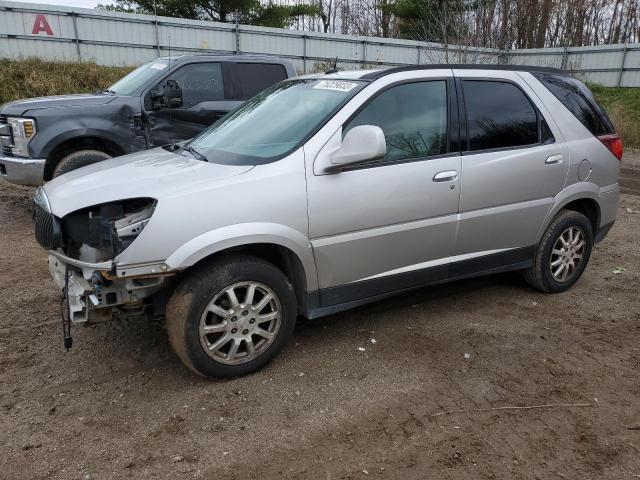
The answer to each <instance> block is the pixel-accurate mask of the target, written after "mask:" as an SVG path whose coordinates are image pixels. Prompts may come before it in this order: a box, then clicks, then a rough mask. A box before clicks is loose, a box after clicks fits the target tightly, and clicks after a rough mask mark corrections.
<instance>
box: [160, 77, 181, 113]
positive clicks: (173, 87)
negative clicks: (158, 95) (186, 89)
mask: <svg viewBox="0 0 640 480" xmlns="http://www.w3.org/2000/svg"><path fill="white" fill-rule="evenodd" d="M163 95H164V98H165V103H166V104H167V106H168V107H169V108H180V107H181V106H182V89H181V88H180V85H178V82H176V81H175V80H167V82H166V83H165V87H164V92H163Z"/></svg>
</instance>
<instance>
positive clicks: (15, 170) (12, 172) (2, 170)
mask: <svg viewBox="0 0 640 480" xmlns="http://www.w3.org/2000/svg"><path fill="white" fill-rule="evenodd" d="M45 163H47V160H46V159H44V158H19V157H4V156H0V178H4V179H5V180H6V181H8V182H11V183H17V184H19V185H42V183H43V177H44V166H45Z"/></svg>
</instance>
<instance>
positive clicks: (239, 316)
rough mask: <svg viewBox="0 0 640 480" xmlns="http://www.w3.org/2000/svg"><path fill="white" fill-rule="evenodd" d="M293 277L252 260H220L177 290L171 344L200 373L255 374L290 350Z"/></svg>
mask: <svg viewBox="0 0 640 480" xmlns="http://www.w3.org/2000/svg"><path fill="white" fill-rule="evenodd" d="M296 305H297V304H296V298H295V293H294V290H293V287H292V285H291V282H290V281H289V279H288V278H287V277H286V276H285V275H284V273H282V272H281V271H280V270H279V269H278V268H276V267H275V266H274V265H272V264H271V263H268V262H266V261H264V260H262V259H259V258H256V257H251V256H240V255H237V256H232V257H225V258H221V259H217V260H215V261H213V262H209V263H207V264H206V265H204V266H202V267H200V268H197V269H196V270H194V271H193V272H192V273H191V274H190V275H188V276H187V277H186V278H185V279H184V280H183V281H182V282H181V283H180V284H179V285H178V287H177V288H176V290H175V292H174V293H173V295H172V296H171V299H170V300H169V303H168V304H167V309H166V327H167V333H168V334H169V341H170V342H171V346H172V347H173V349H174V351H175V352H176V354H177V355H178V356H179V357H180V359H181V360H182V361H183V362H184V363H185V365H187V366H188V367H189V368H191V369H192V370H194V371H195V372H196V373H198V374H200V375H202V376H205V377H213V378H229V377H238V376H241V375H246V374H248V373H251V372H254V371H256V370H258V369H260V368H262V367H264V366H265V365H266V364H267V363H269V362H270V361H271V360H272V359H273V358H274V357H275V356H276V355H277V354H278V352H280V350H282V348H283V347H284V346H285V344H286V343H287V341H288V340H289V338H290V337H291V334H292V333H293V329H294V327H295V323H296V314H297V308H296Z"/></svg>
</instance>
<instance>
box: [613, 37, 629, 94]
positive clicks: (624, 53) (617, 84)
mask: <svg viewBox="0 0 640 480" xmlns="http://www.w3.org/2000/svg"><path fill="white" fill-rule="evenodd" d="M627 50H628V49H627V44H626V43H625V44H624V49H623V50H622V62H620V72H619V73H618V81H617V82H616V86H617V87H619V86H620V85H622V75H623V74H624V64H625V62H626V60H627Z"/></svg>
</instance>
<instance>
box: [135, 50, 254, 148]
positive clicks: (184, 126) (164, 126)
mask: <svg viewBox="0 0 640 480" xmlns="http://www.w3.org/2000/svg"><path fill="white" fill-rule="evenodd" d="M224 68H225V65H224V64H221V63H218V62H201V63H191V64H187V65H183V66H180V67H177V68H176V70H175V71H173V72H171V73H169V75H167V76H166V77H165V78H163V79H162V80H161V81H160V83H158V84H157V85H156V86H154V87H153V88H151V90H150V91H149V92H148V93H147V94H146V96H145V98H144V115H143V116H144V121H145V132H146V135H147V141H148V144H149V148H153V147H159V146H162V145H167V144H171V143H176V142H181V141H184V140H188V139H190V138H192V137H194V136H196V135H197V134H198V133H200V132H201V131H202V130H204V129H205V128H206V127H208V126H209V125H211V124H213V123H215V122H216V121H217V120H218V119H219V118H220V117H222V116H224V115H225V114H226V113H227V112H229V111H231V110H233V109H234V108H235V107H237V106H238V105H240V104H241V103H242V101H241V100H225V88H224V80H223V77H224V76H223V69H224ZM176 84H177V87H178V88H179V91H180V93H181V97H182V102H181V105H177V106H176V105H175V104H174V106H173V108H172V107H171V106H169V105H166V104H165V105H161V104H162V100H161V97H159V98H160V100H159V101H158V100H157V99H154V98H153V97H154V93H155V94H156V95H159V94H162V92H163V91H166V90H167V89H168V88H171V87H172V86H175V85H176Z"/></svg>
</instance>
